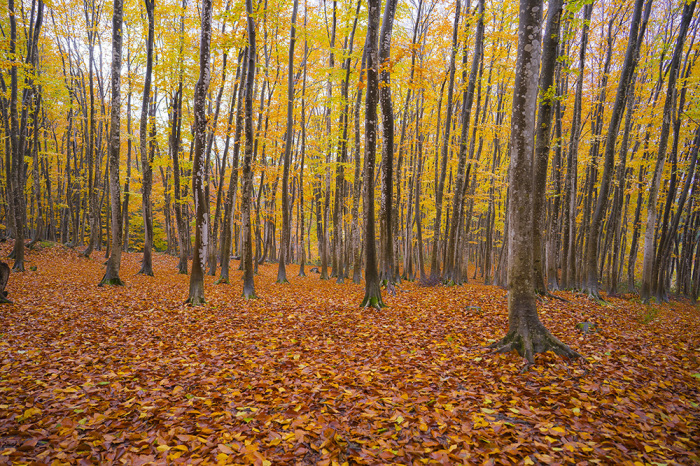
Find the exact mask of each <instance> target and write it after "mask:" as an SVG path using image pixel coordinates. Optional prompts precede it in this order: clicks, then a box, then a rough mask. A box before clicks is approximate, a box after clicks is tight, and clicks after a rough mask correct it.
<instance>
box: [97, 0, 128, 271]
mask: <svg viewBox="0 0 700 466" xmlns="http://www.w3.org/2000/svg"><path fill="white" fill-rule="evenodd" d="M123 7H124V3H123V0H114V14H113V16H112V110H111V111H112V113H111V121H110V125H109V130H110V134H109V196H110V206H111V211H112V212H111V213H112V218H111V223H112V231H111V233H112V244H111V246H110V255H109V260H108V261H107V270H106V271H105V275H104V277H103V278H102V281H101V282H100V285H124V282H122V281H121V279H120V278H119V268H120V266H121V259H122V213H121V206H122V201H121V195H120V194H121V193H120V190H121V186H120V183H119V158H120V157H119V154H120V143H121V140H120V136H121V134H120V127H121V67H122V11H123Z"/></svg>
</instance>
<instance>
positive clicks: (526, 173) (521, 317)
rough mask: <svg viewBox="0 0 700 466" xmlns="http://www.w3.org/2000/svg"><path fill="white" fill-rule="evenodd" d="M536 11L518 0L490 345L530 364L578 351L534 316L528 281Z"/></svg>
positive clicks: (536, 2)
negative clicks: (501, 293)
mask: <svg viewBox="0 0 700 466" xmlns="http://www.w3.org/2000/svg"><path fill="white" fill-rule="evenodd" d="M541 16H542V1H541V0H521V2H520V15H519V17H520V20H519V25H518V59H517V64H516V68H515V84H514V90H513V110H512V116H511V137H510V156H511V159H510V170H509V181H510V183H509V186H510V195H511V202H510V204H509V207H508V221H509V228H510V229H511V231H510V234H509V235H508V259H509V262H508V288H509V291H508V333H507V334H506V336H505V337H504V338H503V339H502V340H500V341H498V342H496V343H495V344H494V345H492V347H493V348H494V349H495V351H497V352H508V351H512V350H515V351H517V352H518V354H520V355H521V356H522V357H524V358H525V360H526V361H527V364H528V365H530V364H534V362H535V354H536V353H543V352H546V351H549V350H551V351H554V352H555V353H556V354H559V355H560V356H562V357H566V358H569V359H571V358H576V357H578V356H579V355H578V353H576V352H575V351H573V350H571V349H570V348H569V347H568V346H566V345H565V344H563V343H561V342H560V341H559V340H557V339H556V338H555V337H554V336H553V335H552V334H551V333H549V331H548V330H547V329H546V328H545V327H544V325H543V324H542V323H541V322H540V320H539V317H538V315H537V306H536V302H537V301H536V299H535V287H534V283H533V244H532V234H533V218H532V217H533V211H532V206H533V190H532V184H533V171H532V165H533V160H532V157H533V150H534V147H533V146H534V136H535V128H534V126H535V110H536V106H537V74H538V68H539V54H540V48H539V43H538V39H539V36H540V33H541V32H540V31H541V30H540V22H541Z"/></svg>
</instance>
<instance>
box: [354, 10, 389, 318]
mask: <svg viewBox="0 0 700 466" xmlns="http://www.w3.org/2000/svg"><path fill="white" fill-rule="evenodd" d="M380 7H381V3H380V2H379V0H368V4H367V17H368V18H367V41H366V43H365V56H366V57H367V68H366V69H367V97H366V98H365V171H364V179H365V180H366V182H365V183H364V187H365V195H364V215H365V218H364V221H365V297H364V298H363V299H362V303H360V307H374V308H376V309H380V308H382V307H383V306H384V301H383V300H382V294H381V290H380V289H379V274H378V273H377V249H376V243H375V221H374V186H373V183H372V180H373V179H374V164H375V157H376V153H377V99H378V94H379V80H378V78H377V75H378V71H379V51H378V49H377V40H378V35H379V31H378V30H379V9H380Z"/></svg>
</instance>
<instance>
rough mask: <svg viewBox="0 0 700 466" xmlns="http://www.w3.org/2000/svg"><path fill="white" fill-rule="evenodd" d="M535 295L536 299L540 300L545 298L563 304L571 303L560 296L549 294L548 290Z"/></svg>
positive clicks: (537, 292)
mask: <svg viewBox="0 0 700 466" xmlns="http://www.w3.org/2000/svg"><path fill="white" fill-rule="evenodd" d="M536 294H537V296H538V298H541V299H544V298H547V299H556V300H558V301H561V302H563V303H569V302H571V301H569V300H568V299H566V298H562V297H561V296H557V295H555V294H554V293H551V292H550V291H548V290H547V291H536Z"/></svg>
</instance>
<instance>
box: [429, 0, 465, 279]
mask: <svg viewBox="0 0 700 466" xmlns="http://www.w3.org/2000/svg"><path fill="white" fill-rule="evenodd" d="M460 9H461V3H460V0H457V3H456V6H455V22H454V29H453V30H452V53H451V55H450V83H449V85H448V87H447V112H446V114H445V134H444V135H443V139H442V159H441V162H440V177H439V181H438V183H437V190H436V191H435V220H434V222H433V246H432V255H431V259H430V277H431V282H435V283H437V279H438V278H439V277H440V266H439V265H438V242H439V240H440V226H441V221H442V196H443V192H444V190H445V175H446V174H447V154H448V152H449V145H450V129H451V128H452V95H453V92H454V83H455V59H456V57H457V41H458V36H459V14H460ZM436 143H437V141H436ZM436 170H437V165H436Z"/></svg>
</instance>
